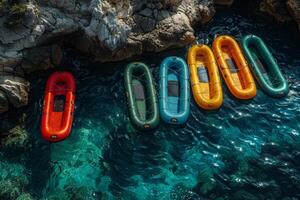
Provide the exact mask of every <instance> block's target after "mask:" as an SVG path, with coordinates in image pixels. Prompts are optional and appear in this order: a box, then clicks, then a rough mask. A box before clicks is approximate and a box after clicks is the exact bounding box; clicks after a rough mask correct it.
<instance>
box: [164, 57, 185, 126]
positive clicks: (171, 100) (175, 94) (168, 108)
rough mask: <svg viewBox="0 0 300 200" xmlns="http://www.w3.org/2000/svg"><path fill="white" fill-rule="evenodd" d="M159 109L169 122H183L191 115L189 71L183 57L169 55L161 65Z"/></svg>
mask: <svg viewBox="0 0 300 200" xmlns="http://www.w3.org/2000/svg"><path fill="white" fill-rule="evenodd" d="M159 109H160V113H161V117H162V119H163V120H164V121H165V122H166V123H169V124H183V123H185V122H186V120H187V119H188V117H189V114H190V88H189V72H188V67H187V64H186V62H185V61H184V60H183V59H182V58H179V57H175V56H171V57H167V58H166V59H164V60H163V62H162V63H161V65H160V90H159Z"/></svg>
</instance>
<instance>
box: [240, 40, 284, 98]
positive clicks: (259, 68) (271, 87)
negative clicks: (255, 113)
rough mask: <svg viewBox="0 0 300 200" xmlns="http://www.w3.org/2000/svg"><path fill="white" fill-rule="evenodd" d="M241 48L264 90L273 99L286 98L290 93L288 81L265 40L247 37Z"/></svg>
mask: <svg viewBox="0 0 300 200" xmlns="http://www.w3.org/2000/svg"><path fill="white" fill-rule="evenodd" d="M241 46H242V48H243V50H244V53H245V55H246V57H247V59H248V62H249V64H250V68H251V70H252V72H253V74H254V76H255V78H256V80H257V82H258V83H259V85H260V87H261V88H262V90H263V91H264V92H265V93H266V94H268V95H269V96H272V97H282V96H285V95H286V94H287V93H288V92H289V87H288V83H287V80H286V79H285V78H284V76H283V75H282V73H281V71H280V69H279V66H278V65H277V63H276V61H275V59H274V57H273V56H272V54H271V53H270V51H269V49H268V47H267V46H266V45H265V43H264V42H263V40H262V39H261V38H259V37H258V36H256V35H247V36H245V37H243V39H242V42H241Z"/></svg>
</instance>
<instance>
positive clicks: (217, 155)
mask: <svg viewBox="0 0 300 200" xmlns="http://www.w3.org/2000/svg"><path fill="white" fill-rule="evenodd" d="M198 32H199V33H201V34H199V35H198V36H199V40H198V41H199V42H205V43H211V41H212V39H213V38H214V37H215V36H216V35H217V34H222V33H226V34H231V35H233V36H235V37H237V38H240V37H241V36H243V35H245V34H248V33H253V34H257V35H259V36H261V37H262V38H263V39H264V41H265V42H266V44H267V45H268V46H269V47H270V49H271V52H272V53H273V54H274V56H275V57H276V58H277V61H278V63H279V65H280V67H281V69H282V71H283V73H284V75H285V76H286V78H287V79H288V82H289V85H290V92H289V94H288V95H287V96H286V97H284V98H281V99H274V98H270V97H268V96H266V95H265V94H263V93H262V92H261V91H260V90H258V94H257V96H256V97H255V98H254V99H253V100H250V101H238V100H236V99H235V98H233V97H232V96H231V95H230V94H229V91H228V89H227V88H226V86H225V85H224V84H223V91H224V103H223V106H222V107H221V109H220V110H218V111H214V112H207V111H203V110H200V109H199V108H198V107H197V106H196V105H195V103H194V102H193V101H192V102H191V116H190V118H189V120H188V122H187V123H186V125H184V126H180V127H173V126H169V125H165V124H164V123H163V122H161V123H160V126H159V128H158V129H156V130H154V131H153V132H147V133H143V132H138V131H136V130H134V129H133V128H132V126H131V125H130V120H129V118H128V111H127V105H126V99H125V96H124V87H123V83H124V79H123V70H124V66H125V65H126V62H122V63H112V64H95V63H91V62H90V61H89V59H88V58H84V57H78V55H76V54H75V53H74V52H70V51H68V50H67V51H66V52H65V54H66V57H67V59H66V60H65V62H64V67H65V68H67V69H71V71H73V72H74V74H75V77H76V80H77V96H76V98H77V99H76V110H75V121H74V125H73V130H72V133H71V135H70V137H69V138H68V139H67V140H65V141H63V142H60V143H56V144H49V143H47V142H45V141H43V140H42V139H41V136H40V130H39V124H40V113H41V106H42V101H43V99H42V97H43V90H44V85H45V82H46V79H47V77H48V76H49V74H50V73H51V70H49V71H47V72H43V73H38V74H35V76H32V77H30V80H31V84H32V87H31V96H30V104H29V106H28V107H26V108H25V110H26V113H27V118H26V130H27V131H28V132H29V134H30V140H29V143H28V145H27V146H26V148H25V149H22V150H20V151H9V150H5V151H1V150H0V181H2V182H1V184H0V191H3V190H4V189H3V187H5V186H3V181H4V180H5V181H10V183H11V184H10V185H14V184H15V185H16V187H18V188H21V190H23V191H26V192H27V193H30V194H31V195H32V196H34V197H36V198H37V199H125V200H127V199H128V200H135V199H136V200H142V199H146V200H154V199H164V200H182V199H184V200H188V199H189V200H194V199H218V200H221V199H224V200H225V199H251V200H252V199H286V200H287V199H300V135H299V134H300V49H299V44H300V42H299V40H297V38H296V36H294V34H293V33H294V32H295V30H291V29H287V28H286V27H282V26H279V25H274V24H270V23H267V22H265V21H263V20H260V19H251V18H248V17H243V16H241V15H239V14H238V13H235V11H219V12H218V13H217V15H216V17H215V18H214V20H213V21H212V22H211V23H210V24H209V25H208V26H207V27H203V28H201V29H199V30H198ZM295 33H296V32H295ZM186 49H187V48H184V49H179V50H173V51H168V52H164V53H160V54H155V55H154V54H151V55H150V54H149V55H144V56H143V57H139V58H136V60H140V61H144V62H146V63H147V64H148V65H149V66H150V67H151V70H152V72H153V74H154V77H155V80H156V81H157V82H158V72H159V68H158V64H159V63H160V62H161V61H162V59H163V58H164V57H165V56H167V55H178V56H181V57H185V53H186ZM6 184H7V183H6ZM18 184H19V185H18ZM6 186H7V185H6ZM12 192H13V190H12ZM0 195H1V193H0ZM0 197H1V196H0ZM5 198H7V197H5V196H4V195H3V196H2V197H1V198H0V199H5Z"/></svg>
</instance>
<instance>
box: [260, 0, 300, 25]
mask: <svg viewBox="0 0 300 200" xmlns="http://www.w3.org/2000/svg"><path fill="white" fill-rule="evenodd" d="M260 10H261V11H262V12H265V13H268V14H269V15H271V16H272V17H273V18H274V19H275V20H277V21H278V22H281V23H285V22H290V21H291V20H294V21H295V22H296V23H297V24H298V29H299V30H300V1H299V0H262V1H261V3H260Z"/></svg>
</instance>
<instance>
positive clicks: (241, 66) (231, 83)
mask: <svg viewBox="0 0 300 200" xmlns="http://www.w3.org/2000/svg"><path fill="white" fill-rule="evenodd" d="M213 52H214V54H215V56H216V58H217V62H218V64H219V68H220V71H221V73H222V75H223V78H224V80H225V82H226V84H227V87H228V88H229V90H230V92H231V93H232V94H233V95H234V96H235V97H236V98H239V99H251V98H253V97H255V95H256V86H255V82H254V79H253V77H252V75H251V72H250V70H249V67H248V64H247V62H246V60H245V58H244V56H243V54H242V51H241V49H240V47H239V45H238V43H237V42H236V41H235V40H234V39H233V38H232V37H230V36H225V35H223V36H219V37H217V38H216V39H215V41H214V42H213Z"/></svg>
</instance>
